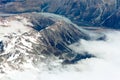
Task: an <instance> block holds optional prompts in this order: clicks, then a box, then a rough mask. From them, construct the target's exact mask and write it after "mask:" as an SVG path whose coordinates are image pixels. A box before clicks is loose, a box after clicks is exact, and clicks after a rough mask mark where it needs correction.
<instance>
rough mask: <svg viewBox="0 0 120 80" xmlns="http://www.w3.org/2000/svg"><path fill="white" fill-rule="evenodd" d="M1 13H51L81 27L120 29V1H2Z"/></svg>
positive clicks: (0, 4)
mask: <svg viewBox="0 0 120 80" xmlns="http://www.w3.org/2000/svg"><path fill="white" fill-rule="evenodd" d="M0 12H2V13H15V14H16V13H26V12H50V13H55V14H60V15H63V16H66V17H67V18H69V19H71V20H72V21H73V22H74V23H76V24H78V25H79V26H81V25H82V26H101V27H103V26H104V27H108V28H117V29H118V28H120V25H119V24H120V0H64V1H63V0H1V1H0Z"/></svg>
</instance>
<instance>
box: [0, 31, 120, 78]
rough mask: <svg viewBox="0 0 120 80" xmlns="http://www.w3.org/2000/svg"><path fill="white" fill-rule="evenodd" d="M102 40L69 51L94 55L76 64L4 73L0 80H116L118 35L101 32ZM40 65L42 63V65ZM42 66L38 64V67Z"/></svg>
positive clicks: (119, 59) (83, 42) (119, 75)
mask: <svg viewBox="0 0 120 80" xmlns="http://www.w3.org/2000/svg"><path fill="white" fill-rule="evenodd" d="M103 33H104V34H105V35H106V39H105V40H89V41H87V40H84V39H81V40H80V41H79V42H77V43H75V44H72V45H70V46H69V47H70V48H71V49H72V50H74V51H76V52H78V53H80V54H81V53H82V52H88V53H90V54H92V55H95V56H96V57H94V58H88V59H84V60H81V61H79V62H78V63H77V64H70V65H65V66H61V65H60V64H59V63H58V62H59V61H58V62H57V61H56V62H54V63H53V64H54V65H57V66H56V67H58V68H56V67H54V66H53V67H52V68H51V69H47V68H48V66H47V65H46V66H45V65H44V66H39V68H37V69H35V68H29V69H26V70H25V71H17V70H13V71H8V72H7V73H6V74H1V78H0V80H120V31H113V30H109V31H105V32H103ZM43 64H44V63H43ZM51 64H52V63H51ZM41 65H42V64H41Z"/></svg>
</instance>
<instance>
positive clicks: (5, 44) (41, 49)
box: [0, 13, 105, 72]
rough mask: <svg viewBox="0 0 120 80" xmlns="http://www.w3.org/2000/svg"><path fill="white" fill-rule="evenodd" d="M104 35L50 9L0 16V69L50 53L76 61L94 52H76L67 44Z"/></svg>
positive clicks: (48, 56) (64, 61) (43, 58)
mask: <svg viewBox="0 0 120 80" xmlns="http://www.w3.org/2000/svg"><path fill="white" fill-rule="evenodd" d="M104 37H105V36H103V35H102V34H99V33H94V32H90V31H88V30H85V29H83V28H80V27H78V26H77V25H75V24H74V23H72V22H71V21H70V20H69V19H67V18H64V17H62V16H58V15H55V14H50V13H26V14H21V15H15V16H10V17H1V21H0V39H1V41H0V62H1V65H2V66H1V71H2V72H4V71H3V69H5V68H6V69H7V68H8V67H6V65H7V66H10V67H11V68H13V69H21V65H23V64H24V63H25V62H26V63H31V62H32V63H36V62H44V61H46V60H48V59H51V58H53V57H56V58H58V59H60V60H62V62H61V64H73V63H77V61H79V60H81V59H86V58H91V57H95V56H94V55H91V54H90V53H87V52H85V53H84V54H79V53H76V52H74V51H73V50H71V49H70V48H69V47H68V46H69V45H70V44H73V43H75V42H77V41H78V40H79V39H86V40H90V39H95V40H101V39H102V38H103V39H104ZM30 61H31V62H30Z"/></svg>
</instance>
